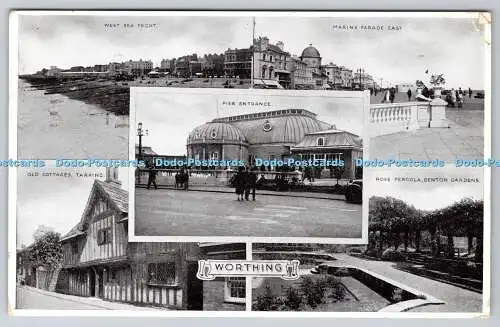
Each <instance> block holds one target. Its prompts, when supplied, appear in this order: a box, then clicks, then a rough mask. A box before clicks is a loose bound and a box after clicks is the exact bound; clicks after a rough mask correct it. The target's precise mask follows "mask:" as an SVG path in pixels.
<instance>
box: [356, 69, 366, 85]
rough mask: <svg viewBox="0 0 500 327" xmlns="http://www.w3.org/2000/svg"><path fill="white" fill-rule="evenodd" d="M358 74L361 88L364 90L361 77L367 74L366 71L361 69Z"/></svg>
mask: <svg viewBox="0 0 500 327" xmlns="http://www.w3.org/2000/svg"><path fill="white" fill-rule="evenodd" d="M358 72H359V88H360V89H362V85H363V84H362V83H361V76H362V75H363V73H364V72H365V70H364V69H362V68H359V69H358Z"/></svg>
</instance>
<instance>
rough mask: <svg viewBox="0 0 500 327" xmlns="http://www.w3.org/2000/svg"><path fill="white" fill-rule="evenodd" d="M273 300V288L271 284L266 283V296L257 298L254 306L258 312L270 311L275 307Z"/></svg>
mask: <svg viewBox="0 0 500 327" xmlns="http://www.w3.org/2000/svg"><path fill="white" fill-rule="evenodd" d="M273 300H274V297H273V295H272V291H271V287H270V286H269V282H266V285H265V291H264V294H263V295H260V296H258V297H257V300H256V301H255V303H254V305H253V306H254V307H255V310H256V311H269V310H271V308H272V306H273Z"/></svg>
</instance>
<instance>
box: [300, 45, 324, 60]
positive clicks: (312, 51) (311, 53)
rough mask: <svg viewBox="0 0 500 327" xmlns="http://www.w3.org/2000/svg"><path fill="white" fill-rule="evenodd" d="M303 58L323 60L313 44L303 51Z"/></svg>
mask: <svg viewBox="0 0 500 327" xmlns="http://www.w3.org/2000/svg"><path fill="white" fill-rule="evenodd" d="M301 57H306V58H321V55H320V54H319V51H318V49H316V48H315V47H313V46H312V44H309V46H308V47H307V48H305V49H304V51H302V56H301Z"/></svg>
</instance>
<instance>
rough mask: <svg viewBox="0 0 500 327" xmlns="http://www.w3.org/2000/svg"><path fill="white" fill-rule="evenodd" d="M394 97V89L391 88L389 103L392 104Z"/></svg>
mask: <svg viewBox="0 0 500 327" xmlns="http://www.w3.org/2000/svg"><path fill="white" fill-rule="evenodd" d="M395 97H396V89H395V88H393V87H391V89H390V90H389V100H390V101H391V103H394V98H395Z"/></svg>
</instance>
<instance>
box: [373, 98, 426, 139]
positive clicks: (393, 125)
mask: <svg viewBox="0 0 500 327" xmlns="http://www.w3.org/2000/svg"><path fill="white" fill-rule="evenodd" d="M429 108H430V107H429V104H428V103H427V102H404V103H382V104H373V105H370V111H369V117H368V121H369V124H368V134H369V136H370V137H375V136H380V135H386V134H392V133H398V132H402V131H407V130H414V129H418V128H420V127H426V126H427V125H428V123H429V117H430V116H429Z"/></svg>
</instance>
